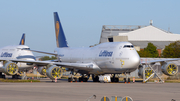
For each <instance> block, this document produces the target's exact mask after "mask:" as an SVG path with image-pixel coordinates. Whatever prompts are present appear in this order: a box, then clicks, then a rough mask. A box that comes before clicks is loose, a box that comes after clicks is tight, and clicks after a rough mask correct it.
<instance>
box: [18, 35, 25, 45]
mask: <svg viewBox="0 0 180 101" xmlns="http://www.w3.org/2000/svg"><path fill="white" fill-rule="evenodd" d="M24 44H25V34H24V33H23V35H22V38H21V40H20V43H19V45H24Z"/></svg>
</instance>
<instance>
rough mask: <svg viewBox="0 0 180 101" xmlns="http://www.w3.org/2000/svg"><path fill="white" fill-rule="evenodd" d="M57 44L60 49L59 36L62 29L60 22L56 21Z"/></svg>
mask: <svg viewBox="0 0 180 101" xmlns="http://www.w3.org/2000/svg"><path fill="white" fill-rule="evenodd" d="M55 27H56V43H57V46H58V47H59V40H58V36H59V28H60V25H59V21H56V26H55Z"/></svg>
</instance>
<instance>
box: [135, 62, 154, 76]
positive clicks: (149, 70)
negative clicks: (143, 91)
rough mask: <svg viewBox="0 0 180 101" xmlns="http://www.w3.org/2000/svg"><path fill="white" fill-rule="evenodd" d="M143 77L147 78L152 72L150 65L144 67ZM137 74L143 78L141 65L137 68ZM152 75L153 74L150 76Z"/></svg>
mask: <svg viewBox="0 0 180 101" xmlns="http://www.w3.org/2000/svg"><path fill="white" fill-rule="evenodd" d="M144 69H145V78H146V79H147V78H149V77H150V76H151V75H152V74H153V70H152V69H151V68H150V67H145V68H144ZM138 76H139V77H141V78H143V66H141V65H140V66H139V69H138ZM151 77H153V75H152V76H151Z"/></svg>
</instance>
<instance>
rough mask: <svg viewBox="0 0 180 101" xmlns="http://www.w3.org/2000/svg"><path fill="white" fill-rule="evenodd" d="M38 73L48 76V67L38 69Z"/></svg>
mask: <svg viewBox="0 0 180 101" xmlns="http://www.w3.org/2000/svg"><path fill="white" fill-rule="evenodd" d="M38 72H39V73H40V74H41V75H46V66H43V67H38Z"/></svg>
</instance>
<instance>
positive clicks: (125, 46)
mask: <svg viewBox="0 0 180 101" xmlns="http://www.w3.org/2000/svg"><path fill="white" fill-rule="evenodd" d="M123 48H134V46H133V45H124V47H123Z"/></svg>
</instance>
